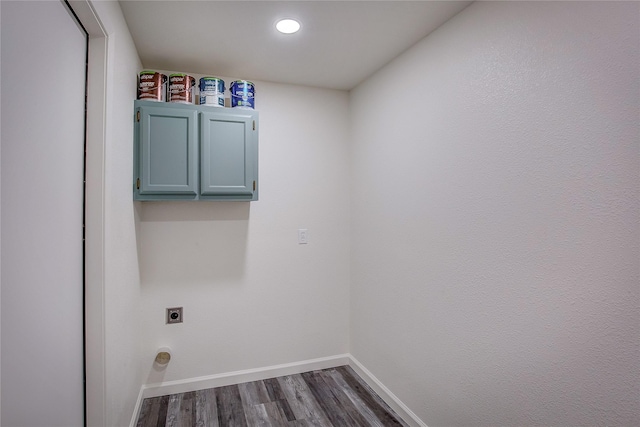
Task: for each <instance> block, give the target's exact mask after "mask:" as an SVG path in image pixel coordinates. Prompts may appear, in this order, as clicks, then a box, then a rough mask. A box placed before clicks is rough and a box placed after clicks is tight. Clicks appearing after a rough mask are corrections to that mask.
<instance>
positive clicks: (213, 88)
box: [200, 77, 225, 94]
mask: <svg viewBox="0 0 640 427" xmlns="http://www.w3.org/2000/svg"><path fill="white" fill-rule="evenodd" d="M224 91H225V88H224V80H222V79H219V78H217V77H202V78H201V79H200V92H213V93H222V94H224Z"/></svg>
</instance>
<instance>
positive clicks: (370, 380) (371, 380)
mask: <svg viewBox="0 0 640 427" xmlns="http://www.w3.org/2000/svg"><path fill="white" fill-rule="evenodd" d="M349 366H351V368H352V369H353V370H354V371H356V373H357V374H358V375H360V378H362V379H363V380H364V382H366V383H367V384H369V387H371V388H372V389H373V391H375V392H376V393H378V396H380V398H381V399H382V400H384V401H385V402H386V404H387V405H389V406H390V407H391V409H393V410H394V411H395V413H396V414H398V415H399V416H400V418H402V419H403V421H404V422H405V423H407V424H409V425H410V426H412V427H427V425H426V424H425V423H424V422H423V421H422V420H421V419H420V418H418V416H417V415H416V414H414V413H413V411H412V410H411V409H409V408H408V407H407V405H405V404H404V403H402V401H401V400H400V399H398V398H397V397H396V395H395V394H393V393H392V392H391V390H389V389H388V388H387V387H385V386H384V384H382V382H380V380H378V379H377V378H376V377H375V376H374V375H373V374H372V373H371V372H369V370H368V369H367V368H365V367H364V366H363V365H362V364H361V363H360V362H358V360H357V359H356V358H355V357H353V356H352V355H349Z"/></svg>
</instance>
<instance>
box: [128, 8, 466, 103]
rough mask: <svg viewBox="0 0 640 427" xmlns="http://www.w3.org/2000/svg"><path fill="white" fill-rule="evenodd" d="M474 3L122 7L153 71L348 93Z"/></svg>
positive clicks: (142, 53)
mask: <svg viewBox="0 0 640 427" xmlns="http://www.w3.org/2000/svg"><path fill="white" fill-rule="evenodd" d="M470 3H471V2H470V1H403V0H396V1H330V0H324V1H268V0H262V1H239V0H236V1H185V0H174V1H141V0H120V4H121V6H122V11H123V12H124V16H125V19H126V21H127V24H128V26H129V29H130V31H131V35H132V36H133V40H134V42H135V44H136V48H137V50H138V54H139V55H140V59H141V60H142V64H143V66H144V67H145V68H148V69H158V70H171V71H183V72H190V73H196V74H205V75H213V76H216V75H218V76H229V77H232V78H234V79H247V80H262V81H270V82H278V83H288V84H300V85H307V86H316V87H323V88H332V89H346V90H348V89H351V88H353V87H354V86H356V85H357V84H358V83H360V82H362V81H363V80H364V79H365V78H367V77H368V76H370V75H371V74H373V73H374V72H375V71H376V70H378V69H380V68H381V67H382V66H383V65H385V64H386V63H388V62H389V61H390V60H392V59H393V58H395V57H396V56H398V55H399V54H400V53H402V52H403V51H405V50H406V49H407V48H409V47H411V46H412V45H413V44H415V43H416V42H418V41H419V40H420V39H422V38H423V37H425V36H426V35H427V34H429V33H430V32H431V31H433V30H435V29H436V28H437V27H439V26H440V25H441V24H443V23H444V22H445V21H447V20H448V19H449V18H451V17H452V16H453V15H455V14H456V13H458V12H460V11H461V10H462V9H464V8H465V7H466V6H468V5H469V4H470ZM280 18H295V19H297V20H299V21H300V22H301V24H302V28H301V30H300V31H299V32H298V33H296V34H293V35H284V34H280V33H278V32H277V31H276V30H275V22H276V21H277V20H278V19H280Z"/></svg>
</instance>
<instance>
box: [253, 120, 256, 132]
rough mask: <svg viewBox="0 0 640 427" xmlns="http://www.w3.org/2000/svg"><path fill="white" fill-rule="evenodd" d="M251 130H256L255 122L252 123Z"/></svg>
mask: <svg viewBox="0 0 640 427" xmlns="http://www.w3.org/2000/svg"><path fill="white" fill-rule="evenodd" d="M253 130H256V121H255V120H254V121H253Z"/></svg>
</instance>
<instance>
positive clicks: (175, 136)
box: [133, 101, 258, 201]
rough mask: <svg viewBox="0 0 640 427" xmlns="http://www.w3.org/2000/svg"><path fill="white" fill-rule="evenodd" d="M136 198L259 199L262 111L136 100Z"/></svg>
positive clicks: (134, 175) (134, 191)
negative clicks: (260, 120)
mask: <svg viewBox="0 0 640 427" xmlns="http://www.w3.org/2000/svg"><path fill="white" fill-rule="evenodd" d="M134 120H135V121H134V134H135V135H134V171H133V180H134V182H133V198H134V199H135V200H143V201H144V200H230V201H255V200H258V112H257V111H254V110H240V109H228V108H218V107H209V106H199V105H190V104H172V103H160V102H153V101H135V119H134Z"/></svg>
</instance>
